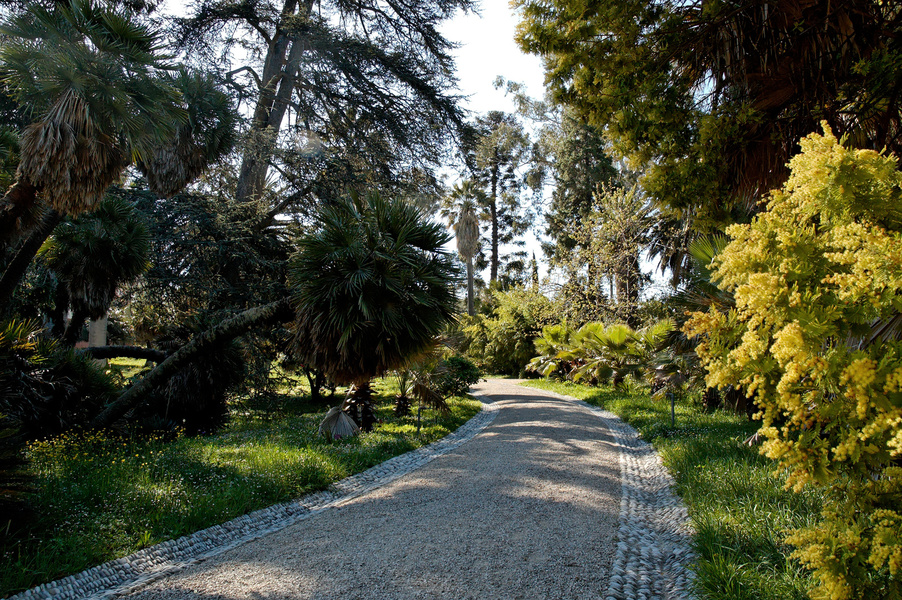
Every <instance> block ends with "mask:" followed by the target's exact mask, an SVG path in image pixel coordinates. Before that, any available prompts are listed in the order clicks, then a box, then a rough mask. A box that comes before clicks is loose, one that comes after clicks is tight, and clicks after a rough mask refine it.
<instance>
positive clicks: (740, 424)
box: [524, 380, 822, 600]
mask: <svg viewBox="0 0 902 600" xmlns="http://www.w3.org/2000/svg"><path fill="white" fill-rule="evenodd" d="M524 385H528V386H531V387H536V388H540V389H545V390H551V391H555V392H558V393H561V394H567V395H569V396H573V397H576V398H579V399H581V400H585V401H586V402H588V403H589V404H593V405H595V406H600V407H603V408H605V409H607V410H609V411H611V412H613V413H615V414H617V415H618V416H619V417H620V418H622V419H623V420H624V421H626V422H627V423H629V424H630V425H632V426H633V427H635V428H636V430H638V431H639V433H640V434H641V436H642V438H643V439H644V440H646V441H648V442H650V443H651V444H653V445H654V447H655V448H656V449H657V451H658V452H659V453H660V454H661V457H662V458H663V460H664V463H665V464H666V465H667V468H668V469H669V470H670V473H671V475H672V476H673V477H674V479H675V480H676V489H677V492H678V493H679V494H680V496H682V498H683V501H684V502H685V504H686V506H687V507H688V508H689V513H690V516H691V518H692V523H693V526H694V527H695V531H696V533H695V538H694V545H695V551H696V554H697V562H696V564H695V565H694V567H693V568H694V570H695V572H696V585H697V590H696V593H697V595H698V596H699V598H706V599H712V600H713V599H717V600H720V599H724V600H727V599H729V600H744V599H755V600H777V599H780V600H783V599H802V598H807V597H808V596H807V594H806V588H807V586H808V585H809V584H810V579H809V576H808V574H807V572H806V571H805V570H804V569H802V568H801V567H800V565H799V564H798V563H796V562H795V561H792V560H790V559H788V558H787V556H788V554H789V553H790V552H791V550H792V549H791V548H790V547H788V546H786V545H785V544H784V543H783V541H782V540H783V537H784V534H785V532H786V530H788V529H794V528H797V527H801V526H806V525H810V524H812V523H813V522H815V521H816V520H817V518H818V515H819V511H820V506H821V502H822V498H821V496H820V495H819V494H818V492H817V491H813V490H810V491H807V492H805V493H801V494H796V493H793V492H791V491H787V490H784V489H783V482H784V479H783V477H781V476H779V475H778V474H775V465H774V463H773V462H772V461H770V460H769V459H767V458H765V457H763V456H761V455H759V454H758V449H757V448H749V447H747V446H744V445H743V444H742V442H743V440H745V439H746V438H748V437H749V436H750V435H752V434H753V433H754V432H755V431H756V430H757V427H758V423H757V422H751V423H750V422H749V421H748V420H747V419H746V418H745V417H739V416H736V415H734V414H731V413H728V412H724V411H716V412H714V413H710V414H709V413H705V412H704V411H702V410H701V408H700V407H698V406H696V405H694V404H693V403H692V402H689V401H685V402H679V403H678V404H677V407H676V426H675V427H672V426H671V421H670V404H669V403H668V402H666V401H655V400H652V399H651V398H649V396H648V393H647V392H645V391H641V390H636V391H619V390H614V389H613V388H611V387H588V386H582V385H574V384H572V383H562V382H551V381H545V380H541V381H530V382H527V383H525V384H524Z"/></svg>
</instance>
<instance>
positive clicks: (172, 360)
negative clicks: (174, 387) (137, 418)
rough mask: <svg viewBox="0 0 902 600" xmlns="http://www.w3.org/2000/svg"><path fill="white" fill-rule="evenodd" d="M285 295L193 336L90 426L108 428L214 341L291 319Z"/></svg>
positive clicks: (289, 305)
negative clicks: (268, 323)
mask: <svg viewBox="0 0 902 600" xmlns="http://www.w3.org/2000/svg"><path fill="white" fill-rule="evenodd" d="M293 316H294V315H293V314H292V313H291V304H290V302H289V300H288V298H283V299H281V300H277V301H276V302H271V303H270V304H266V305H264V306H257V307H255V308H251V309H248V310H246V311H244V312H242V313H239V314H237V315H235V316H234V317H231V318H229V319H226V320H225V321H223V322H222V323H220V324H219V325H216V326H215V327H213V328H212V329H209V330H207V331H205V332H203V333H202V334H200V335H197V336H195V337H194V338H192V339H191V341H190V342H188V343H187V344H185V345H184V346H182V347H181V348H179V349H178V350H176V351H175V352H173V353H172V354H171V355H170V356H169V357H168V358H166V360H164V361H163V362H161V363H160V364H158V365H157V366H156V367H155V368H154V369H153V370H152V371H151V372H150V373H148V374H147V376H146V377H144V379H142V380H141V381H139V382H137V383H136V384H134V385H133V386H131V387H130V388H128V389H127V390H125V391H124V392H122V394H121V395H120V396H119V397H118V398H117V399H116V400H114V401H113V403H112V404H110V405H109V406H107V407H106V408H105V409H103V411H102V412H101V413H100V414H99V415H97V416H96V417H95V418H94V420H93V421H91V424H90V426H91V427H95V428H100V427H108V426H110V425H111V424H112V423H113V422H115V421H116V420H117V419H119V418H120V417H122V416H123V415H124V414H125V413H127V412H128V411H129V410H131V409H132V408H134V407H135V406H137V405H138V404H140V403H141V401H143V400H144V398H145V397H146V395H147V394H148V392H150V391H151V390H152V389H153V388H155V387H156V386H157V385H159V384H161V383H163V382H164V381H166V380H167V379H169V378H170V377H172V376H173V375H174V374H175V373H176V372H177V371H178V370H179V369H180V368H182V367H183V366H184V365H185V364H187V363H189V362H191V361H192V360H193V359H194V358H195V357H196V356H198V355H200V354H202V353H203V352H205V351H206V350H207V349H209V348H210V347H211V346H213V345H214V344H218V343H221V342H223V341H226V340H230V339H232V338H235V337H238V336H239V335H241V334H243V333H245V332H246V331H248V330H250V329H251V328H252V327H254V326H256V325H259V324H260V323H263V322H264V321H268V320H270V319H281V318H285V320H290V319H291V318H293Z"/></svg>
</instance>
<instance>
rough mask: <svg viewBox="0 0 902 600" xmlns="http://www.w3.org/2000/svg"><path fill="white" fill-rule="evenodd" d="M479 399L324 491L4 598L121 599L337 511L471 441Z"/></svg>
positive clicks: (480, 423) (488, 413)
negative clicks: (403, 449)
mask: <svg viewBox="0 0 902 600" xmlns="http://www.w3.org/2000/svg"><path fill="white" fill-rule="evenodd" d="M479 399H480V400H481V401H482V402H483V405H482V410H481V411H480V412H479V413H478V414H476V415H475V416H474V417H473V418H472V419H470V420H469V421H467V422H466V423H464V424H463V425H462V426H460V427H459V428H458V429H457V430H456V431H454V432H453V433H451V434H449V435H447V436H445V437H444V438H442V439H440V440H438V441H436V442H433V443H432V444H429V445H428V446H423V447H422V448H417V449H416V450H412V451H410V452H407V453H406V454H402V455H400V456H396V457H394V458H391V459H389V460H386V461H385V462H383V463H380V464H378V465H376V466H374V467H372V468H370V469H368V470H366V471H363V472H362V473H357V474H356V475H352V476H350V477H346V478H345V479H342V480H341V481H338V482H336V483H334V484H333V485H332V486H330V488H329V489H328V490H324V491H321V492H316V493H314V494H308V495H306V496H303V497H302V498H299V499H297V500H293V501H290V502H285V503H282V504H276V505H274V506H270V507H268V508H263V509H260V510H257V511H254V512H252V513H248V514H246V515H242V516H240V517H237V518H235V519H232V520H231V521H228V522H226V523H222V524H221V525H214V526H213V527H209V528H207V529H204V530H202V531H198V532H196V533H192V534H190V535H186V536H184V537H181V538H179V539H177V540H169V541H166V542H162V543H160V544H157V545H155V546H151V547H149V548H144V549H143V550H139V551H138V552H135V553H134V554H132V555H130V556H126V557H124V558H119V559H116V560H112V561H109V562H106V563H103V564H102V565H98V566H96V567H92V568H90V569H87V570H86V571H82V572H81V573H77V574H75V575H70V576H68V577H64V578H63V579H59V580H57V581H51V582H49V583H45V584H42V585H39V586H37V587H35V588H32V589H30V590H26V591H24V592H21V593H19V594H16V595H14V596H10V597H9V599H8V600H75V599H77V598H85V599H97V600H99V599H106V598H114V597H116V596H121V595H125V594H128V593H130V592H133V591H136V590H137V589H139V588H141V587H144V586H146V585H147V584H149V583H151V582H153V581H155V580H157V579H159V578H161V577H165V576H166V575H170V574H172V573H175V572H177V571H179V570H181V569H184V568H185V567H187V566H189V565H192V564H195V563H198V562H200V561H202V560H205V559H208V558H210V557H213V556H216V555H219V554H222V553H223V552H226V551H227V550H230V549H232V548H235V547H237V546H240V545H242V544H245V543H247V542H250V541H252V540H255V539H257V538H260V537H263V536H265V535H267V534H269V533H273V532H275V531H279V530H281V529H284V528H285V527H288V526H289V525H292V524H294V523H297V522H298V521H302V520H304V519H307V518H309V517H312V516H313V515H316V514H318V513H320V512H322V511H324V510H326V509H328V508H331V507H334V506H340V505H342V504H344V503H346V502H348V501H350V500H352V499H354V498H356V497H358V496H360V495H362V494H365V493H367V492H369V491H371V490H374V489H376V488H378V487H380V486H383V485H385V484H387V483H389V482H391V481H394V480H395V479H397V478H399V477H401V476H403V475H406V474H407V473H410V472H411V471H414V470H416V469H418V468H420V467H422V466H423V465H425V464H426V463H428V462H430V461H432V460H433V459H435V458H437V457H439V456H441V455H443V454H446V453H448V452H450V451H452V450H454V449H456V448H457V447H458V446H460V445H461V444H463V443H465V442H467V441H469V440H471V439H472V438H473V437H475V436H476V435H477V434H478V433H479V432H480V431H482V430H483V429H485V427H487V426H488V425H489V424H490V423H491V422H492V421H493V420H494V419H495V416H496V415H497V413H498V407H499V405H498V404H497V403H493V402H490V401H488V399H487V398H479Z"/></svg>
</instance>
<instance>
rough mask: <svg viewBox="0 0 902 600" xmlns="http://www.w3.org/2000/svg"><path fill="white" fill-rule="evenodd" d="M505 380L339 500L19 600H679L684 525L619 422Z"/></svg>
mask: <svg viewBox="0 0 902 600" xmlns="http://www.w3.org/2000/svg"><path fill="white" fill-rule="evenodd" d="M514 384H515V382H513V381H509V380H508V381H504V380H494V381H489V382H486V383H484V384H481V385H479V386H478V387H476V388H475V389H474V392H475V393H476V394H479V395H481V396H482V397H483V400H484V401H487V402H489V403H488V404H485V405H484V408H483V410H482V412H481V413H479V414H478V415H477V416H476V417H474V418H473V419H471V420H470V421H469V422H468V423H466V424H465V425H464V426H463V427H461V428H460V429H458V430H457V431H456V432H454V433H453V434H451V435H449V436H448V437H446V438H445V439H443V440H440V441H438V442H436V443H434V444H431V445H429V446H426V447H424V448H420V449H418V450H415V451H413V452H409V453H407V454H405V455H402V456H399V457H396V458H393V459H391V460H388V461H386V462H384V463H382V464H381V465H377V466H376V467H373V468H372V469H369V470H368V471H365V472H363V473H360V474H358V475H354V476H352V477H349V478H347V479H344V480H342V481H341V482H338V483H337V484H335V485H334V486H332V488H331V489H330V490H328V491H323V492H319V493H316V494H312V495H308V496H305V497H304V498H301V499H299V500H297V501H295V502H288V503H284V504H280V505H276V506H273V507H270V508H267V509H263V510H260V511H256V512H254V513H250V514H248V515H244V516H242V517H239V518H237V519H234V520H232V521H229V522H228V523H224V524H222V525H217V526H215V527H212V528H210V529H207V530H204V531H200V532H197V533H194V534H191V535H189V536H185V537H183V538H180V539H178V540H172V541H169V542H164V543H163V544H159V545H157V546H153V547H151V548H147V549H145V550H142V551H140V552H138V553H136V554H133V555H131V556H128V557H125V558H122V559H118V560H116V561H111V562H109V563H105V564H103V565H99V566H97V567H94V568H92V569H88V570H87V571H84V572H82V573H79V574H77V575H73V576H70V577H67V578H64V579H61V580H58V581H55V582H51V583H49V584H45V585H42V586H39V587H37V588H34V589H32V590H28V591H26V592H23V593H21V594H18V595H16V596H14V597H13V599H12V600H74V599H76V598H91V599H95V600H96V599H108V598H111V597H115V596H122V595H127V596H128V597H129V598H131V599H132V600H152V599H192V600H206V599H210V600H212V599H214V598H216V599H222V600H239V599H253V600H257V599H259V600H282V599H285V600H287V599H289V598H291V599H295V598H299V599H300V598H317V599H325V598H335V597H339V598H347V599H358V598H359V599H364V598H373V599H384V600H394V599H406V598H429V599H432V598H454V599H463V598H473V599H488V598H492V599H495V598H498V599H506V598H528V599H541V598H547V599H564V598H580V599H602V600H652V599H661V600H681V599H683V598H688V597H689V595H688V593H687V590H688V589H689V585H690V579H689V572H688V571H687V569H686V565H687V564H688V563H689V562H690V561H691V560H692V554H691V552H690V551H689V535H690V533H691V531H690V529H689V526H688V517H687V514H686V510H685V508H684V507H683V506H682V504H681V503H680V502H679V499H678V498H676V497H675V496H674V495H673V494H672V492H671V486H672V485H673V481H672V479H671V478H670V475H669V474H668V473H667V470H666V469H665V468H664V467H663V465H662V464H661V461H660V458H659V457H658V455H657V454H656V453H655V452H654V449H653V448H652V447H651V446H649V445H648V444H647V443H645V442H643V441H642V440H640V439H639V437H638V434H637V433H636V431H635V430H633V429H632V428H631V427H630V426H628V425H626V424H625V423H623V421H621V420H620V419H618V418H617V417H616V416H615V415H613V414H611V413H609V412H607V411H604V410H601V409H598V408H596V407H591V406H589V405H587V404H585V403H583V402H580V401H578V400H575V399H573V398H568V397H565V396H559V395H557V394H554V393H552V392H545V391H541V390H535V389H530V388H524V387H521V386H518V385H514Z"/></svg>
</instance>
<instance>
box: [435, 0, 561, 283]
mask: <svg viewBox="0 0 902 600" xmlns="http://www.w3.org/2000/svg"><path fill="white" fill-rule="evenodd" d="M518 21H519V18H518V16H517V14H516V13H515V12H514V10H513V9H512V8H511V6H510V4H509V3H508V0H482V2H481V5H480V7H479V14H473V13H470V14H462V13H461V14H458V15H457V16H456V17H455V18H454V19H452V20H451V21H448V22H447V24H446V25H445V26H444V27H442V28H441V32H442V33H443V34H444V35H445V37H446V38H448V39H449V40H451V41H453V42H456V43H458V44H460V47H459V48H458V49H457V50H456V51H455V52H454V56H455V59H456V61H455V62H456V65H457V78H458V80H459V87H460V92H461V94H463V95H464V96H469V99H468V101H467V103H466V104H465V106H466V108H467V109H469V110H470V111H472V112H473V113H474V116H475V115H477V114H482V113H486V112H488V111H490V110H502V111H505V112H514V111H515V110H516V107H515V106H514V103H513V101H512V100H511V99H510V98H507V97H505V95H504V90H503V89H496V88H495V87H494V85H493V83H494V81H495V79H496V78H497V77H498V76H499V75H500V76H501V77H503V78H505V79H507V80H509V81H515V82H517V83H521V84H523V85H525V86H526V90H525V91H526V93H527V95H529V96H530V97H532V98H542V96H544V94H545V88H544V72H543V68H542V61H541V59H540V58H539V57H537V56H533V55H527V54H523V53H522V52H521V51H520V48H519V47H518V46H517V43H516V42H515V41H514V33H515V30H516V27H517V22H518ZM448 183H453V181H449V182H448ZM539 228H543V226H542V225H541V224H540V225H539ZM535 234H536V232H534V231H530V232H528V233H527V235H526V238H527V239H526V248H525V249H526V251H527V252H528V253H529V254H530V255H531V254H532V253H533V252H535V255H536V258H537V259H538V261H539V271H540V274H541V276H542V277H544V276H545V275H546V273H547V267H546V266H545V265H544V264H543V261H542V259H543V256H542V251H541V248H540V246H539V241H538V239H537V237H536V235H535ZM486 277H488V275H486Z"/></svg>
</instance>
